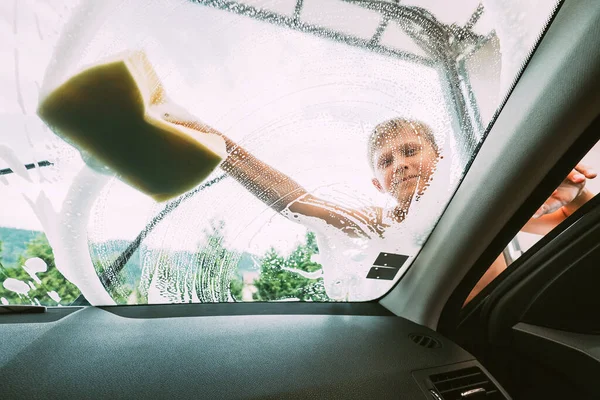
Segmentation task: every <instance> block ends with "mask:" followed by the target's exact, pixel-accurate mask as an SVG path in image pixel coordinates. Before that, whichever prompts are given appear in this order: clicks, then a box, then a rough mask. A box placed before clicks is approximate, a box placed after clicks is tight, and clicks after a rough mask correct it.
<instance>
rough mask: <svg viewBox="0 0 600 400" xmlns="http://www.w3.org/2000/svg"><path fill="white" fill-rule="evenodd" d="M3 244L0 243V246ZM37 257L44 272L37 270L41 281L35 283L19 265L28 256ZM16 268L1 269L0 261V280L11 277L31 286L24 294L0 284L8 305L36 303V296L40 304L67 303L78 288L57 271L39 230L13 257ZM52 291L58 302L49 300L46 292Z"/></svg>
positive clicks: (70, 301) (75, 296)
mask: <svg viewBox="0 0 600 400" xmlns="http://www.w3.org/2000/svg"><path fill="white" fill-rule="evenodd" d="M2 247H3V246H2ZM33 257H38V258H41V259H42V260H43V261H44V262H45V263H46V265H47V267H48V269H47V270H46V272H40V273H37V274H36V276H37V277H38V278H39V279H40V281H41V283H38V282H36V281H35V280H34V279H33V278H32V277H31V276H30V275H29V274H28V273H27V271H25V269H24V268H22V266H23V265H24V264H25V261H27V260H28V259H29V258H33ZM17 265H18V266H19V267H17V268H4V267H3V266H2V265H1V264H0V281H1V282H4V280H5V279H6V278H14V279H18V280H20V281H23V282H25V283H28V284H29V283H31V284H32V285H33V286H34V287H35V289H32V290H30V291H29V293H28V294H27V295H19V294H17V293H15V292H13V291H11V290H7V289H6V288H5V287H4V286H3V285H0V297H3V298H5V299H6V300H8V302H9V304H36V302H35V300H36V299H37V300H38V301H39V302H40V304H43V305H57V304H61V305H69V304H71V303H72V302H73V301H74V300H75V299H76V298H77V297H78V296H79V294H80V292H79V289H77V287H76V286H75V285H73V284H72V283H71V282H69V281H68V280H66V279H65V277H64V276H63V275H62V274H61V273H60V272H59V271H58V269H57V268H56V265H55V263H54V254H53V253H52V248H51V247H50V244H49V243H48V240H47V239H46V235H44V234H43V233H39V234H38V235H37V236H36V237H34V238H33V239H31V240H30V241H29V242H28V243H27V246H26V247H25V251H24V253H23V254H21V255H20V256H19V257H18V258H17ZM51 291H54V292H56V293H57V294H58V295H59V296H60V302H59V303H57V302H56V301H55V300H53V299H52V298H51V297H50V296H49V295H48V292H51Z"/></svg>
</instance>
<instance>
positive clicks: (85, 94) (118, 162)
mask: <svg viewBox="0 0 600 400" xmlns="http://www.w3.org/2000/svg"><path fill="white" fill-rule="evenodd" d="M165 101H166V96H165V93H164V89H163V87H162V85H161V83H160V80H159V79H158V76H157V75H156V72H155V71H154V69H153V68H152V65H151V64H150V63H149V62H148V59H147V58H146V56H145V54H144V53H143V52H141V51H136V52H127V53H123V54H120V55H118V56H116V57H114V58H112V59H110V60H107V61H105V62H102V63H98V64H96V65H93V66H91V67H89V68H87V69H85V70H83V71H82V72H80V73H78V74H77V75H75V76H73V77H71V78H70V79H68V80H67V81H66V82H65V83H63V84H62V85H60V86H59V87H58V88H56V89H55V90H53V91H52V92H51V93H50V94H49V95H48V96H47V97H45V98H44V99H42V100H41V102H40V105H39V108H38V111H37V112H38V115H39V116H40V118H41V119H42V120H43V121H44V122H46V123H47V124H48V126H49V127H50V128H51V129H52V130H53V131H54V133H56V134H57V135H59V136H60V137H62V138H63V139H64V140H66V141H67V142H69V143H70V144H72V145H73V146H75V147H76V148H77V149H79V150H80V151H82V152H85V153H87V154H90V155H91V156H92V157H93V158H94V159H95V160H96V161H97V162H100V163H101V164H103V165H105V166H107V167H108V168H110V169H111V170H112V171H114V172H115V173H116V174H117V175H118V176H119V178H120V179H121V180H123V181H124V182H126V183H127V184H129V185H131V186H133V187H135V188H137V189H139V190H140V191H142V192H144V193H146V194H148V195H150V196H152V197H153V198H154V199H155V200H157V201H165V200H168V199H170V198H173V197H175V196H178V195H180V194H182V193H184V192H186V191H188V190H190V189H192V188H193V187H195V186H196V185H198V184H199V183H200V182H202V181H203V180H204V179H206V177H208V175H209V174H210V173H211V172H212V171H213V170H214V169H215V168H216V167H217V166H218V165H219V163H220V162H221V161H222V159H223V158H225V157H226V156H227V153H226V150H225V142H224V140H223V139H222V138H221V137H219V136H218V135H214V134H209V133H201V132H197V131H195V130H192V129H190V128H187V127H185V126H181V125H176V124H173V123H170V122H168V121H165V120H164V119H162V117H161V115H160V114H158V112H157V110H158V109H159V108H160V106H161V105H164V103H165ZM153 108H154V109H155V110H154V111H155V112H154V113H153Z"/></svg>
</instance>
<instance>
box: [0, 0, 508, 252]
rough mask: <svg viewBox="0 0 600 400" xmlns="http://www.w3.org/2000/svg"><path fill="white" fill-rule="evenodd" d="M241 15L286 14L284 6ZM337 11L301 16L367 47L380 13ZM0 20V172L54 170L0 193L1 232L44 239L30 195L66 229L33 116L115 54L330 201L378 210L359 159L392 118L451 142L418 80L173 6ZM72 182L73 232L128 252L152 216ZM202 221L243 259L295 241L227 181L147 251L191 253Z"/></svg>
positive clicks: (14, 182) (28, 4) (134, 0)
mask: <svg viewBox="0 0 600 400" xmlns="http://www.w3.org/2000/svg"><path fill="white" fill-rule="evenodd" d="M498 2H500V3H502V1H498ZM504 2H505V3H506V2H507V1H504ZM508 2H510V1H508ZM246 3H248V4H252V5H256V6H259V7H265V8H269V9H271V10H273V11H276V12H279V13H282V14H287V15H291V14H292V13H293V9H294V3H295V2H294V1H291V0H290V1H267V0H248V1H246ZM407 3H410V2H407ZM418 3H419V5H421V6H426V7H427V6H428V5H429V6H430V7H433V8H435V7H438V9H437V15H438V17H439V18H440V19H441V20H443V21H444V22H448V23H451V22H457V23H460V24H464V23H465V22H466V19H467V18H468V16H469V15H470V14H471V12H472V10H474V9H475V7H476V6H477V3H478V1H475V0H473V1H471V0H468V1H465V2H463V3H462V7H441V8H439V5H438V6H436V5H434V4H433V3H431V1H429V0H427V1H426V0H421V1H419V2H418ZM430 3H431V4H430ZM340 4H341V3H339V2H337V1H334V0H327V1H325V0H318V1H316V0H306V1H305V5H304V6H305V10H304V11H303V18H304V19H305V20H306V21H307V22H312V23H315V24H319V25H322V24H329V25H330V26H332V27H334V28H336V29H338V30H340V31H342V32H347V33H353V34H356V35H358V36H362V37H365V38H368V37H370V35H371V32H372V31H373V29H375V27H376V26H377V25H378V23H379V16H377V15H375V14H373V13H372V12H369V11H365V10H362V9H360V8H358V7H357V6H355V5H351V4H347V3H342V4H343V7H350V8H351V10H350V9H349V10H350V11H352V15H354V17H353V18H341V17H340V15H341V14H342V11H343V10H341V9H340V8H339V7H341V6H340ZM438 4H439V3H438ZM334 10H335V11H334ZM0 18H1V19H0V35H1V37H2V41H1V42H2V44H0V58H1V59H2V60H8V62H4V63H1V64H0V87H2V88H3V90H2V93H1V94H0V113H1V115H0V168H4V167H6V166H12V167H14V166H15V165H19V164H26V163H30V162H33V161H34V160H45V159H49V160H51V161H53V162H55V167H52V168H45V169H41V170H32V171H30V172H22V173H21V174H20V175H19V174H13V175H10V176H7V177H5V178H4V179H3V181H0V185H2V186H0V187H2V199H0V203H1V204H2V210H3V212H2V220H1V222H0V224H1V225H3V226H11V227H17V228H23V229H36V230H43V229H44V227H43V226H42V223H41V222H40V219H42V220H43V219H44V217H42V218H40V215H39V212H38V214H37V215H36V213H34V212H33V210H32V208H31V205H30V202H28V201H26V200H25V198H24V196H26V197H27V198H29V199H33V201H34V202H35V199H37V198H39V196H40V193H42V192H43V193H44V194H45V196H46V197H47V198H48V200H49V202H50V203H51V205H52V206H51V208H50V209H51V210H52V211H53V212H55V213H56V214H57V215H59V217H60V219H62V220H64V221H67V223H68V221H69V220H70V219H72V218H76V216H77V215H76V214H78V213H79V211H77V202H78V198H77V195H76V194H77V190H74V185H77V184H80V183H81V182H79V181H78V180H77V178H76V176H77V175H78V174H79V173H80V171H81V169H82V168H85V167H84V163H83V162H82V160H81V157H80V156H79V154H78V153H77V152H76V151H75V150H74V149H73V148H71V147H70V146H68V145H67V144H66V143H64V142H62V141H61V140H60V139H58V138H57V137H56V136H55V135H54V134H53V133H52V132H51V131H49V130H48V129H47V128H46V127H45V126H44V125H43V123H42V122H41V121H40V120H39V119H38V118H37V117H36V115H35V109H36V106H37V103H38V100H39V97H40V96H43V95H44V93H47V92H48V91H49V90H50V89H51V88H52V87H54V86H56V85H58V84H60V83H61V82H62V81H64V80H65V79H66V78H67V77H68V76H69V75H70V74H73V73H75V72H77V71H78V70H80V69H81V68H82V67H84V66H86V65H89V64H91V63H94V62H97V61H98V60H101V59H102V58H105V57H107V56H110V55H113V54H115V53H117V52H120V51H123V50H128V49H143V50H144V51H146V53H147V54H148V57H149V58H150V60H151V62H152V63H153V64H154V66H155V68H156V70H157V72H158V74H159V76H160V78H161V79H162V81H163V83H164V85H165V87H166V90H167V93H168V94H169V96H170V97H171V98H172V99H173V100H174V101H176V102H177V103H179V104H180V105H182V106H183V107H185V108H186V109H187V110H188V111H190V112H191V113H193V114H195V115H197V116H198V117H199V118H200V119H202V120H203V121H205V122H206V123H208V124H210V125H212V126H214V127H215V128H217V129H219V130H221V131H222V132H224V133H225V134H226V135H228V136H229V137H231V138H232V139H234V140H236V141H238V142H239V143H240V144H241V145H243V146H244V147H246V148H247V149H248V150H250V151H251V152H252V153H253V154H254V155H256V156H258V157H259V158H261V159H262V160H263V161H265V162H267V163H269V164H270V165H272V166H274V167H276V168H278V169H279V170H281V171H282V172H284V173H286V174H288V175H290V176H292V177H293V178H294V179H295V180H296V181H298V182H299V183H301V184H302V185H303V186H305V187H306V188H307V189H309V190H310V191H313V192H316V193H318V194H320V195H322V196H324V197H328V198H335V199H336V201H339V202H342V203H350V202H353V203H359V204H364V205H369V204H377V205H384V206H385V205H386V204H388V205H389V199H386V198H385V197H383V196H382V195H380V194H379V193H378V192H377V191H376V190H375V189H374V188H373V187H372V185H371V182H370V181H371V171H370V169H369V166H368V163H367V160H366V140H367V136H368V134H369V132H370V130H371V129H372V128H373V126H374V125H375V124H377V123H378V122H381V121H383V120H386V119H388V118H391V117H396V116H398V115H401V116H404V117H409V118H416V119H421V120H424V121H426V122H427V123H428V124H430V125H431V126H432V128H433V130H434V132H435V133H436V136H437V140H438V142H439V143H440V144H441V145H442V146H444V145H445V143H446V140H447V138H448V137H449V135H450V133H451V132H450V131H449V129H450V128H449V126H450V121H449V116H448V113H447V106H446V104H445V102H444V99H443V95H442V92H441V88H440V82H439V79H438V75H437V72H436V71H435V70H434V69H432V68H429V67H425V66H422V65H417V64H415V63H411V62H406V61H401V60H398V59H394V58H390V57H387V56H381V55H378V54H375V53H372V52H367V51H365V50H361V49H357V48H353V47H349V46H346V45H343V44H338V43H335V42H333V41H331V40H327V39H323V38H317V37H314V36H310V35H305V34H303V33H300V32H294V31H290V30H287V29H284V28H281V27H279V26H276V25H272V24H267V23H264V22H258V21H255V20H252V19H250V18H247V17H242V16H236V15H233V14H230V13H227V12H224V11H221V10H216V9H212V8H207V7H203V6H199V5H194V4H191V3H189V2H186V1H183V0H174V1H168V0H152V1H146V0H144V1H142V0H130V1H123V0H106V1H101V2H100V1H96V2H91V1H84V2H82V5H81V6H78V5H77V2H76V1H71V0H37V1H36V0H27V1H20V0H18V1H15V2H9V1H3V2H1V3H0ZM357 21H360V22H361V23H360V24H357V23H356V22H357ZM491 24H492V23H491V21H490V19H489V17H488V16H486V17H484V18H483V19H482V21H481V22H480V23H479V25H478V28H477V29H479V30H481V31H482V32H483V31H485V32H489V30H490V26H491ZM357 26H358V27H360V29H358V28H357ZM357 29H358V30H357ZM402 35H403V34H402V32H401V30H400V29H399V28H398V27H397V26H391V27H390V29H389V30H388V31H386V33H385V34H384V36H383V37H382V42H383V43H384V44H386V45H389V46H392V47H393V46H396V47H402V48H404V49H408V50H410V51H415V52H418V51H419V50H418V49H417V48H416V47H415V46H414V44H411V43H409V42H408V41H407V38H406V37H405V36H402ZM5 39H6V40H5ZM13 169H14V168H13ZM87 176H88V177H87V178H86V179H90V180H93V181H94V182H96V183H98V185H96V186H95V187H96V189H95V190H96V192H95V193H94V196H95V197H94V198H95V200H94V201H93V202H92V203H91V204H88V203H87V202H85V201H83V200H82V201H81V207H86V208H89V210H84V211H85V212H84V214H85V213H87V212H89V216H90V217H89V221H88V223H87V228H86V229H87V232H84V234H86V235H88V237H89V239H90V240H91V241H103V240H108V239H117V238H118V239H132V238H133V237H135V236H136V235H137V233H138V232H139V231H140V230H141V229H142V228H143V227H144V226H145V224H146V223H147V221H148V220H149V219H150V218H151V217H152V216H153V215H155V214H156V213H157V212H158V211H160V209H161V208H162V207H163V205H161V204H156V203H155V202H153V201H152V200H150V199H149V198H148V197H146V196H144V195H142V194H140V193H138V192H136V191H135V190H133V189H131V188H129V187H128V186H126V185H125V184H123V183H121V182H120V181H118V180H117V179H114V178H113V179H110V178H109V177H104V176H100V175H94V174H88V175H87ZM0 179H1V178H0ZM78 182H79V183H78ZM75 189H76V188H75ZM68 192H71V193H75V196H74V197H73V195H72V194H71V195H67V193H68ZM69 196H70V197H69ZM67 203H68V205H69V206H68V207H65V204H67ZM73 203H74V204H73ZM66 209H68V210H71V211H73V210H75V211H73V212H74V213H75V215H73V214H70V215H66V213H67V211H65V210H66ZM71 211H68V212H69V213H71ZM217 220H222V221H224V222H225V226H226V232H227V235H226V240H227V242H228V245H230V246H231V247H234V248H237V249H241V250H247V251H250V252H252V253H255V254H261V253H263V252H264V251H265V250H266V249H268V248H269V247H271V246H274V247H276V248H278V249H280V250H281V251H283V252H286V251H289V250H290V249H292V248H294V247H295V245H296V244H297V243H298V242H299V241H301V240H302V238H303V236H304V232H305V230H304V228H302V227H301V226H299V225H295V224H293V223H291V222H289V221H287V220H285V219H284V218H283V217H281V216H279V215H276V214H275V213H274V212H272V211H271V210H270V209H268V208H267V207H266V206H264V205H263V204H262V203H260V202H259V201H258V200H256V199H254V198H253V197H252V196H251V195H250V194H249V193H247V192H245V191H244V190H243V189H242V188H241V187H240V186H239V185H238V184H237V183H235V182H233V181H231V180H230V179H227V180H225V181H223V183H219V184H217V185H215V187H213V188H211V189H208V190H206V191H205V192H202V193H200V194H199V195H197V196H196V197H195V198H194V199H192V200H190V201H189V202H187V203H186V204H184V205H183V206H181V207H180V208H179V209H178V210H177V211H176V212H174V213H173V214H172V215H171V216H169V217H168V218H167V219H166V220H165V221H163V223H162V224H161V225H160V226H159V227H158V228H157V229H156V231H155V232H154V233H153V235H152V236H151V237H149V238H148V239H147V244H149V245H155V246H166V247H169V248H171V249H188V250H191V249H194V248H195V247H196V246H197V243H198V241H199V240H201V239H200V238H202V236H203V231H204V230H205V229H206V228H207V227H208V226H209V225H210V221H217Z"/></svg>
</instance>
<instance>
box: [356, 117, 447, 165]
mask: <svg viewBox="0 0 600 400" xmlns="http://www.w3.org/2000/svg"><path fill="white" fill-rule="evenodd" d="M403 131H405V132H411V133H413V132H414V133H417V135H419V136H421V137H423V138H424V139H425V140H427V141H428V142H429V143H430V144H431V146H432V147H433V149H434V150H435V151H436V153H438V154H439V148H438V145H437V143H436V141H435V136H434V135H433V131H432V130H431V128H430V127H429V125H427V124H426V123H424V122H421V121H418V120H414V119H406V118H392V119H389V120H387V121H384V122H382V123H380V124H378V125H377V126H376V127H375V129H373V131H372V132H371V136H369V142H368V143H367V150H368V154H367V157H368V160H369V165H370V166H371V169H373V170H375V166H374V160H373V157H374V156H375V150H377V149H378V148H379V147H381V146H382V145H383V143H384V138H385V137H386V136H391V135H397V134H398V133H401V132H403Z"/></svg>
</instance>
